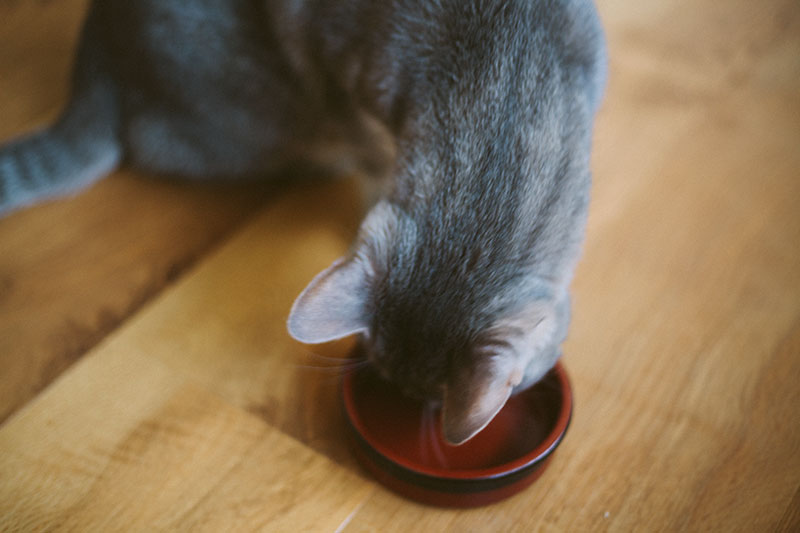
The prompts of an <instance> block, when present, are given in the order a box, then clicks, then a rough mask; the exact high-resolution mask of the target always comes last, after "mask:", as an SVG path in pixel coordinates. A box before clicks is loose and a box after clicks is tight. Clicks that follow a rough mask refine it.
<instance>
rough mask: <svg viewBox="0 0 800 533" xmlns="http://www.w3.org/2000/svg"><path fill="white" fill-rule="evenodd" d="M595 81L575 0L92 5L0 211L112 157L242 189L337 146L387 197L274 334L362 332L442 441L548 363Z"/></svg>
mask: <svg viewBox="0 0 800 533" xmlns="http://www.w3.org/2000/svg"><path fill="white" fill-rule="evenodd" d="M604 83H605V48H604V43H603V37H602V30H601V28H600V24H599V20H598V17H597V14H596V11H595V8H594V6H593V4H592V3H591V0H508V1H500V0H485V1H480V0H384V1H376V0H349V1H343V0H341V1H336V2H324V1H322V0H284V1H279V0H274V1H256V0H182V1H178V0H137V1H136V2H129V1H124V0H102V1H97V2H95V3H94V4H93V5H92V7H91V9H90V12H89V15H88V18H87V20H86V23H85V27H84V32H83V37H82V40H81V44H80V47H79V52H78V57H77V61H76V67H75V73H74V82H73V95H72V99H71V102H70V104H69V105H68V106H67V108H66V110H65V111H64V113H63V115H62V116H61V118H60V119H59V120H58V121H57V122H56V123H55V124H54V125H53V126H51V127H49V128H46V129H44V130H42V131H40V132H38V133H35V134H32V135H30V136H27V137H23V138H21V139H19V140H16V141H13V142H11V143H10V144H8V145H6V146H4V147H3V148H2V150H1V151H0V212H2V211H10V210H12V209H15V208H18V207H20V206H23V205H25V204H29V203H32V202H35V201H38V200H41V199H43V198H46V197H53V196H57V195H62V194H65V193H69V192H72V191H76V190H78V189H80V188H82V187H84V186H86V185H88V184H90V183H92V182H93V181H95V180H97V179H99V178H100V177H102V176H103V175H105V174H107V173H109V172H110V171H112V170H113V169H114V168H116V167H117V166H118V165H119V164H121V163H123V162H124V163H128V164H131V165H134V166H136V167H138V168H141V169H145V170H147V171H151V172H155V173H169V174H171V175H184V176H187V177H191V178H201V179H207V178H215V177H219V178H226V179H231V178H243V177H255V176H265V175H268V174H267V173H268V171H271V170H274V169H275V168H276V165H280V164H288V163H287V162H291V161H293V160H296V159H298V158H303V157H313V156H320V154H323V153H324V152H325V151H326V150H325V148H326V147H327V152H328V153H342V151H341V150H332V149H330V146H331V143H332V142H333V141H337V140H342V139H345V140H347V141H348V143H349V145H350V146H351V147H354V148H353V149H352V150H350V151H349V153H353V154H355V156H354V158H355V160H357V161H358V162H359V163H360V164H361V165H362V166H364V167H366V168H367V169H369V171H370V173H372V174H376V175H381V176H385V177H386V180H385V181H384V182H381V183H382V184H383V185H382V191H383V192H382V194H381V196H380V198H379V199H378V200H377V202H376V203H375V204H374V206H373V207H372V208H371V210H370V211H369V212H368V213H367V216H366V218H365V220H364V222H363V224H362V226H361V230H360V234H359V237H358V238H357V240H356V242H355V243H354V245H353V248H352V251H351V252H350V253H349V254H348V255H347V256H346V257H344V258H342V259H340V260H339V261H337V262H335V263H334V264H333V265H332V266H331V267H330V268H328V269H327V270H325V271H324V272H322V273H320V274H319V275H318V276H317V277H316V278H314V280H313V281H311V283H310V284H309V286H308V287H307V288H306V289H305V291H303V293H302V294H301V295H300V296H299V297H298V299H297V301H296V302H295V304H294V307H293V309H292V311H291V314H290V316H289V321H288V328H289V332H290V334H291V335H292V336H293V337H295V338H296V339H298V340H300V341H303V342H307V343H318V342H324V341H328V340H332V339H336V338H339V337H343V336H346V335H350V334H354V333H360V334H362V335H363V338H364V344H365V347H366V351H367V353H368V357H369V359H370V361H371V362H372V363H373V364H374V365H375V367H376V368H377V369H378V370H379V371H380V372H381V373H382V374H384V375H385V376H386V377H387V378H389V379H391V380H393V381H395V382H396V383H398V384H399V385H400V386H401V387H402V388H403V389H404V390H406V391H407V393H408V394H410V395H413V396H417V397H421V398H424V399H428V400H431V401H433V402H441V404H442V423H443V432H444V435H445V437H446V439H447V440H448V441H449V442H451V443H453V444H458V443H462V442H464V441H466V440H467V439H469V438H471V437H472V436H473V435H475V433H477V432H478V431H480V430H481V429H482V428H483V427H484V426H485V425H486V424H487V423H488V422H489V421H490V420H491V419H492V418H493V417H494V415H495V414H496V413H497V412H498V411H499V409H500V408H501V407H502V406H503V405H504V403H505V402H506V400H507V399H508V397H509V395H511V394H512V393H513V392H514V391H517V390H521V389H523V388H525V387H528V386H530V385H531V384H533V383H535V382H536V381H537V380H539V379H540V378H541V377H542V376H543V375H544V374H545V373H546V372H547V371H548V370H549V369H550V368H551V367H552V365H553V364H554V363H555V361H556V360H557V358H558V356H559V355H560V345H561V343H562V342H563V340H564V338H565V336H566V330H567V325H568V322H569V296H568V285H569V283H570V280H571V277H572V272H573V269H574V266H575V263H576V260H577V257H578V254H579V248H580V244H581V241H582V238H583V232H584V226H585V219H586V212H587V203H588V200H589V186H590V172H589V153H590V143H591V131H592V123H593V117H594V113H595V111H596V109H597V107H598V105H599V102H600V99H601V94H602V91H603V87H604ZM376 125H378V126H376ZM376 127H379V128H380V131H382V132H384V133H387V134H388V137H387V138H389V139H391V143H390V145H389V149H388V150H386V149H383V147H384V143H381V142H377V141H375V139H381V138H382V135H378V134H377V133H376V132H377V131H378V130H376ZM375 154H378V155H375ZM379 155H380V157H379ZM320 157H322V156H320Z"/></svg>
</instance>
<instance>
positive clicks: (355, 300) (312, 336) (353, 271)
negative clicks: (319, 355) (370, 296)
mask: <svg viewBox="0 0 800 533" xmlns="http://www.w3.org/2000/svg"><path fill="white" fill-rule="evenodd" d="M367 290H368V287H367V272H366V268H365V265H364V261H363V259H362V258H360V257H358V256H355V257H353V258H351V259H339V260H337V261H336V262H334V263H333V264H332V265H331V266H330V267H328V268H326V269H325V270H323V271H322V272H320V273H319V274H317V276H316V277H315V278H314V279H313V280H311V283H309V284H308V287H306V288H305V290H303V292H302V293H300V296H298V297H297V300H295V302H294V305H293V306H292V310H291V312H290V313H289V320H288V323H287V327H288V329H289V334H290V335H291V336H292V337H294V338H295V339H297V340H298V341H300V342H305V343H308V344H316V343H320V342H328V341H332V340H335V339H340V338H342V337H346V336H348V335H352V334H354V333H360V332H362V331H365V330H366V329H367V325H368V324H367V313H366V309H365V307H366V306H365V302H366V297H367Z"/></svg>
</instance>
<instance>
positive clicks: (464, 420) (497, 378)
mask: <svg viewBox="0 0 800 533" xmlns="http://www.w3.org/2000/svg"><path fill="white" fill-rule="evenodd" d="M521 378H522V374H521V373H520V372H519V371H517V370H516V365H515V362H514V361H513V358H511V357H509V356H508V355H507V354H500V355H496V356H491V357H487V358H482V359H478V360H477V361H475V362H474V363H472V364H468V365H463V366H459V368H458V369H457V371H456V373H455V374H453V375H452V376H450V378H449V379H448V381H447V384H446V385H445V391H444V401H443V405H442V433H443V435H444V438H445V440H446V441H447V442H449V443H450V444H453V445H458V444H462V443H464V442H466V441H468V440H469V439H471V438H472V437H474V436H475V434H476V433H478V432H479V431H480V430H482V429H483V428H484V427H486V425H488V424H489V422H491V421H492V419H493V418H494V417H495V415H496V414H497V413H498V412H499V411H500V409H502V408H503V406H504V405H505V404H506V401H507V400H508V398H509V396H511V391H512V390H513V389H514V387H515V386H516V385H517V384H519V382H520V380H521Z"/></svg>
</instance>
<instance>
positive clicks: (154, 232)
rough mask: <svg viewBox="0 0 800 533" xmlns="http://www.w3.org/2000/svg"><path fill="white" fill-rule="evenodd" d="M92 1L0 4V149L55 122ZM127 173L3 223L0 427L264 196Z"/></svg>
mask: <svg viewBox="0 0 800 533" xmlns="http://www.w3.org/2000/svg"><path fill="white" fill-rule="evenodd" d="M86 5H87V2H86V1H85V0H63V1H60V2H32V1H17V2H3V3H0V117H2V120H0V141H2V140H4V139H8V138H10V137H12V136H15V135H18V134H21V133H23V132H25V131H28V130H30V129H32V128H34V127H38V126H40V125H42V124H44V123H46V122H48V121H49V120H52V118H53V117H54V116H55V115H56V114H57V112H58V110H59V109H60V107H61V106H62V105H63V103H64V100H65V98H66V95H67V91H68V78H69V69H70V65H71V63H72V54H73V50H74V47H75V42H76V39H77V35H78V29H79V27H80V24H81V21H82V18H83V14H84V12H85V9H86ZM145 178H147V177H146V176H142V175H136V174H135V173H133V172H130V171H121V172H118V173H116V174H114V175H113V176H112V177H110V178H109V179H107V180H106V181H103V182H101V183H100V184H98V185H97V186H95V187H93V188H92V189H90V190H89V191H87V192H85V193H83V194H80V195H78V196H76V197H75V198H72V199H69V200H65V201H60V202H54V203H49V204H46V205H42V206H39V207H35V208H32V209H29V210H26V211H22V212H17V213H14V214H11V215H10V216H8V217H6V218H3V219H0V354H2V357H0V375H2V376H3V379H0V421H2V420H3V419H5V418H6V417H7V416H8V415H9V414H10V413H12V412H14V410H15V409H17V408H18V407H19V406H20V405H22V404H24V403H25V402H26V401H27V400H28V399H29V398H31V397H32V396H33V395H34V394H36V392H38V391H39V390H41V389H42V388H43V387H44V386H46V385H47V384H48V383H49V382H50V381H51V380H52V379H53V378H55V377H56V376H58V375H59V374H60V373H61V372H62V371H63V370H64V369H65V368H67V367H68V366H69V365H70V364H71V363H72V362H73V361H75V360H76V359H77V358H79V357H80V356H81V355H82V354H83V353H84V352H85V351H86V350H87V349H89V348H91V347H92V346H94V345H95V344H96V343H97V342H98V341H99V340H100V339H102V338H103V337H104V336H105V335H106V334H107V333H108V332H109V331H111V330H113V329H114V328H115V327H116V326H117V325H118V324H120V323H121V322H122V321H123V320H124V319H125V318H126V317H127V316H128V315H130V314H131V313H132V312H134V311H135V310H136V309H138V308H139V307H141V305H142V304H143V303H144V302H146V301H147V300H149V299H150V298H151V297H152V296H153V295H154V294H157V293H158V292H159V291H160V290H161V289H162V288H164V287H165V286H167V285H168V284H169V283H171V282H172V281H173V280H174V279H175V278H177V277H178V276H180V275H181V274H182V273H183V272H184V271H185V270H186V269H187V268H188V267H189V266H191V265H192V264H193V263H194V261H195V260H196V259H197V258H198V257H201V256H202V255H203V254H204V253H205V252H206V251H207V250H209V249H211V248H213V247H214V246H215V245H216V243H218V242H219V241H220V240H221V239H223V238H224V237H225V236H226V235H228V234H229V233H230V232H231V231H232V230H233V228H235V227H237V226H238V225H239V224H241V222H242V221H244V220H245V219H246V218H247V217H248V216H249V215H250V214H251V213H252V212H253V211H254V209H255V208H257V207H258V206H260V205H262V204H263V202H264V199H265V198H266V197H267V196H268V194H267V191H266V190H265V188H264V187H263V186H260V185H237V186H226V187H222V186H197V185H188V184H179V183H170V182H165V181H156V180H152V179H145Z"/></svg>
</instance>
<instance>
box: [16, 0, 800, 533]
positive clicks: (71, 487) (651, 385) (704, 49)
mask: <svg viewBox="0 0 800 533" xmlns="http://www.w3.org/2000/svg"><path fill="white" fill-rule="evenodd" d="M47 5H48V6H49V5H52V4H47ZM600 7H601V10H602V12H603V15H604V17H605V18H606V21H607V23H608V28H609V38H610V42H611V45H612V49H611V52H612V56H611V57H612V64H611V71H612V78H611V84H610V87H609V94H608V100H607V102H606V105H605V107H604V109H603V112H602V115H601V117H600V121H599V123H598V127H597V135H596V138H597V149H596V152H595V158H594V168H595V176H596V186H595V192H594V202H593V204H592V211H591V216H590V227H589V235H588V238H587V245H586V253H585V257H584V260H583V262H582V263H581V266H580V268H579V272H578V275H577V277H576V280H575V285H574V286H575V306H574V322H573V327H572V330H571V333H570V337H569V339H568V342H567V344H566V346H565V353H566V363H567V366H568V368H569V370H570V371H571V374H572V377H573V386H574V388H575V393H576V402H577V403H576V411H575V417H574V420H573V423H572V426H571V428H570V431H569V433H568V435H567V438H566V440H565V441H564V443H563V444H562V447H561V448H560V449H559V451H558V452H557V454H556V456H555V458H554V460H553V462H552V463H551V466H550V468H549V469H548V470H547V471H546V472H545V474H544V475H543V476H542V478H540V480H539V481H537V483H536V484H534V485H533V486H532V487H530V488H529V489H527V490H526V491H524V492H523V493H521V494H519V495H517V496H515V497H513V498H511V499H509V500H507V501H505V502H501V503H499V504H496V505H494V506H491V507H487V508H481V509H474V510H468V511H457V510H442V509H435V508H431V507H427V506H424V505H417V504H414V503H411V502H408V501H406V500H404V499H402V498H399V497H397V496H395V495H393V494H392V493H390V492H388V491H386V490H384V489H382V488H379V487H375V486H374V485H373V484H372V483H371V482H369V481H368V480H367V479H366V478H365V477H363V474H361V473H360V471H358V470H357V469H356V467H355V465H354V464H353V462H352V459H350V457H349V455H348V453H347V450H346V448H345V445H344V442H343V436H342V426H341V420H340V418H339V413H338V409H337V406H336V405H337V397H336V393H337V391H336V383H337V376H336V374H335V373H333V374H332V375H328V374H327V373H325V372H324V371H316V370H314V369H313V368H310V369H307V368H306V367H305V365H309V366H314V365H318V364H321V362H320V360H319V359H318V358H316V357H315V356H314V355H312V353H313V351H317V350H320V351H321V353H323V354H329V355H332V356H337V355H341V354H343V353H345V352H346V349H347V344H346V343H345V344H342V345H338V346H328V347H322V348H319V349H316V348H315V349H314V350H313V351H312V350H311V349H308V348H305V347H302V346H300V345H298V344H297V343H295V342H293V341H291V340H290V339H289V338H288V337H287V335H286V333H285V330H284V320H285V317H286V314H287V312H288V309H289V306H290V304H291V301H292V299H293V298H294V296H295V295H296V294H297V293H298V291H299V290H300V289H301V288H302V287H303V286H304V284H305V283H306V282H307V281H308V280H309V279H310V278H311V276H312V275H313V274H314V273H316V272H317V271H318V270H319V269H320V268H322V267H324V266H325V265H326V264H328V263H329V262H330V261H331V260H332V259H333V258H335V257H336V256H338V255H339V254H341V253H342V252H343V251H344V250H345V249H346V248H347V245H348V243H349V240H350V238H351V237H352V234H353V231H354V228H355V225H356V223H357V220H358V209H357V207H356V203H357V201H356V199H357V195H356V194H355V192H354V190H353V187H352V184H351V183H350V182H344V183H336V184H331V185H328V186H324V187H306V188H297V189H295V190H294V191H292V192H290V193H288V194H285V195H282V196H281V197H280V198H278V199H277V200H276V201H275V202H274V203H273V204H272V205H270V206H268V207H267V208H266V209H264V210H263V211H261V212H259V213H258V214H257V215H256V216H254V217H253V218H251V219H250V220H249V221H248V223H247V225H245V226H243V227H241V228H240V229H239V230H237V231H236V233H235V234H234V235H233V236H232V237H231V238H230V239H229V240H227V241H226V242H225V244H224V245H222V246H220V247H219V248H217V249H216V250H215V251H214V252H213V253H210V254H208V255H207V256H206V257H205V260H204V261H201V262H199V263H198V264H196V265H195V267H194V268H193V269H191V271H190V272H189V273H188V274H187V275H185V276H182V277H180V279H177V281H175V282H174V283H172V284H170V285H169V287H167V288H166V289H165V290H163V291H162V292H161V293H160V294H159V295H158V296H157V297H155V298H152V299H151V300H150V301H149V302H148V303H147V304H146V305H143V306H141V308H140V310H139V312H138V313H136V314H134V315H130V316H128V318H127V319H126V320H125V324H124V325H123V326H122V327H121V328H119V329H117V330H115V331H113V332H112V333H111V334H110V335H109V336H107V337H106V338H105V339H104V340H103V341H102V342H101V343H100V344H99V345H98V346H96V347H95V348H94V349H93V350H92V351H91V353H90V354H89V355H87V356H86V357H84V358H83V359H82V360H81V361H80V362H79V363H78V364H76V365H74V366H73V367H72V368H71V369H70V370H69V371H67V372H66V373H65V374H64V375H62V376H61V378H60V379H58V380H57V381H56V382H55V383H53V384H52V385H51V386H50V387H49V388H47V389H46V390H45V391H44V392H42V393H40V394H39V395H38V396H37V397H36V398H35V399H34V400H33V401H31V402H29V403H28V404H27V406H26V407H24V408H23V409H21V410H19V411H18V412H17V413H16V414H15V415H14V416H13V417H12V418H11V419H9V420H8V421H7V422H6V423H5V424H4V425H2V426H0V529H14V528H17V529H26V530H27V529H59V528H61V529H80V530H84V529H93V530H106V529H131V528H134V529H148V530H149V529H170V530H171V529H192V530H194V529H210V530H219V529H237V530H238V529H245V528H250V529H256V528H260V529H273V530H292V531H293V530H298V529H308V530H319V531H332V530H334V529H336V530H344V531H357V532H360V531H386V532H391V531H398V532H399V531H412V530H414V531H417V530H423V531H427V530H431V531H485V530H490V531H531V530H552V531H585V530H616V531H630V530H643V531H649V530H658V531H672V530H720V531H768V530H771V529H778V530H787V531H792V530H794V529H796V526H797V523H798V514H797V502H798V494H800V425H798V424H797V423H796V422H795V421H796V419H797V411H798V408H799V407H800V389H798V387H797V383H798V382H799V381H800V269H798V265H800V246H799V245H798V243H800V217H798V215H797V213H798V210H797V199H798V198H800V181H798V180H797V176H798V169H800V150H798V149H797V147H798V146H800V127H798V121H797V117H798V116H800V98H798V95H800V7H798V6H797V5H796V3H795V2H791V1H789V0H787V1H778V0H774V1H772V2H769V3H767V4H764V3H762V4H759V6H754V4H752V3H749V2H744V1H743V0H735V1H734V2H732V3H726V4H725V5H722V4H719V3H716V2H711V0H701V1H699V2H698V1H695V2H688V1H678V0H660V1H659V2H652V3H641V2H639V3H636V2H630V1H626V0H606V1H602V2H600ZM127 180H128V178H126V176H125V175H124V174H123V175H121V177H119V179H118V180H117V181H119V182H127ZM112 182H113V180H112ZM130 182H131V183H134V182H137V181H136V180H134V179H132V178H130ZM133 188H135V189H137V190H139V189H138V186H135V187H133ZM91 194H92V193H91V192H90V193H89V195H91ZM98 203H102V202H98ZM48 208H49V207H48ZM31 216H33V215H31ZM105 216H106V218H104V219H101V221H108V220H113V217H110V216H109V215H105ZM106 223H107V222H106ZM153 227H158V225H155V226H153ZM1 230H2V224H0V231H1ZM42 231H44V230H42ZM152 231H156V230H155V229H154V230H152ZM0 242H3V241H2V240H0ZM7 242H8V241H7ZM23 244H24V243H22V242H21V243H20V244H19V246H20V249H22V246H23ZM66 249H67V250H68V249H69V248H66ZM62 256H63V255H62ZM83 261H84V262H91V256H88V255H87V256H86V257H85V258H84V259H83ZM76 268H77V267H76ZM46 277H47V272H43V273H41V272H40V273H39V274H38V276H37V278H32V279H39V280H42V279H43V278H46ZM32 286H33V285H32ZM75 294H76V295H80V294H82V293H81V292H76V293H75ZM73 298H77V296H73ZM73 301H80V300H73ZM29 316H32V317H34V319H36V318H38V316H39V315H38V314H35V313H34V314H31V315H29ZM2 323H3V322H2V320H0V324H2ZM5 380H6V379H5V376H4V378H3V380H0V383H1V382H3V381H5Z"/></svg>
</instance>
